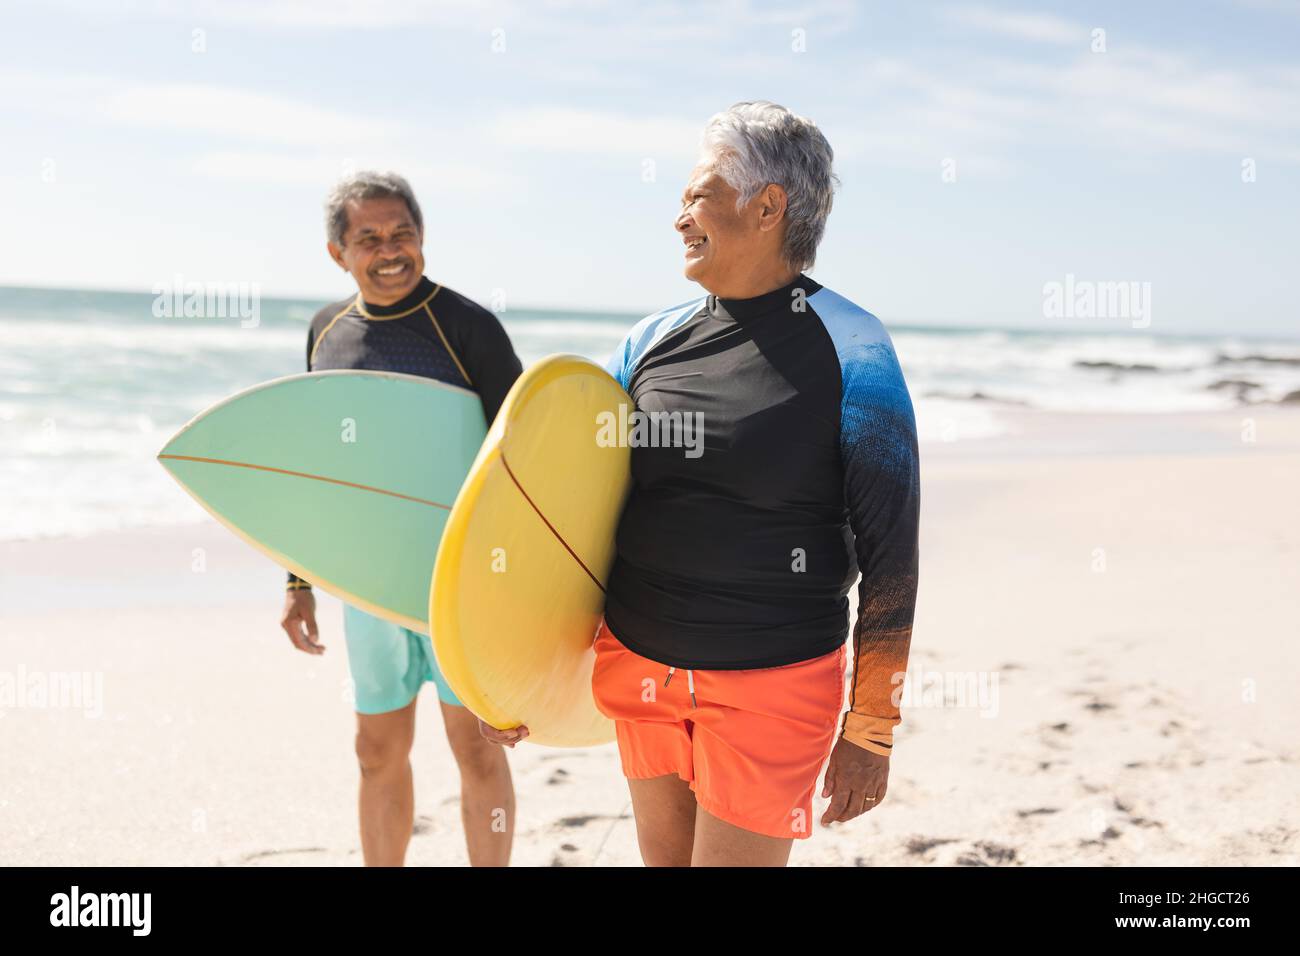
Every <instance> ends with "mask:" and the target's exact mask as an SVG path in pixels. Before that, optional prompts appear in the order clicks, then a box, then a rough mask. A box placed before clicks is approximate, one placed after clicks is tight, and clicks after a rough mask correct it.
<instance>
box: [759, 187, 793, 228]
mask: <svg viewBox="0 0 1300 956" xmlns="http://www.w3.org/2000/svg"><path fill="white" fill-rule="evenodd" d="M759 199H760V204H759V211H758V228H759V229H760V230H762V231H763V232H767V231H768V230H770V229H775V228H776V227H777V226H779V225H780V224H781V220H783V219H784V218H785V210H786V206H787V205H788V204H789V197H787V196H786V194H785V189H784V187H782V186H778V185H777V184H776V183H768V184H767V188H765V189H764V190H763V191H762V192H761V193H760V194H759Z"/></svg>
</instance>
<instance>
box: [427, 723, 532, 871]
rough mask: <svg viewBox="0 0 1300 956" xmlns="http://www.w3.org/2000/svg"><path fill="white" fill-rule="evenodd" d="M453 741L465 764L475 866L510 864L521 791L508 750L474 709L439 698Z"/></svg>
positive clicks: (464, 797) (465, 806)
mask: <svg viewBox="0 0 1300 956" xmlns="http://www.w3.org/2000/svg"><path fill="white" fill-rule="evenodd" d="M439 703H440V704H441V705H442V719H443V723H444V725H445V726H446V728H447V743H449V744H450V745H451V752H452V755H453V756H455V758H456V765H457V766H458V767H459V768H460V819H461V824H462V825H463V826H464V828H465V848H466V849H467V850H468V851H469V863H470V866H508V865H509V864H510V845H511V842H512V841H513V840H514V835H515V790H514V785H513V783H512V782H511V779H510V764H509V763H508V762H507V760H506V748H504V747H501V746H498V745H497V744H494V743H491V742H490V741H488V740H485V739H484V738H483V735H482V734H480V733H479V730H478V718H477V717H475V716H474V715H473V714H472V713H470V710H469V708H468V707H462V706H460V705H458V704H449V703H447V702H446V701H439Z"/></svg>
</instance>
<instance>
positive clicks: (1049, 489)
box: [0, 407, 1300, 866]
mask: <svg viewBox="0 0 1300 956" xmlns="http://www.w3.org/2000/svg"><path fill="white" fill-rule="evenodd" d="M999 415H1000V416H1002V417H1003V418H1004V419H1005V420H1006V421H1007V423H1008V424H1009V425H1010V428H1011V431H1010V432H1009V433H1008V434H1006V435H1003V436H1000V437H996V438H990V439H985V440H973V441H963V440H960V439H959V440H956V441H952V442H936V443H928V444H924V445H923V447H922V467H923V511H922V570H921V585H920V588H921V590H920V600H919V605H918V616H917V621H916V627H915V632H914V638H913V647H912V656H911V670H910V671H909V681H910V691H911V693H910V694H909V697H907V698H905V699H904V707H903V716H904V720H903V724H902V726H901V728H900V729H899V731H898V734H897V737H896V756H895V757H894V759H893V769H892V778H891V786H890V790H889V795H888V797H887V798H886V800H885V802H884V804H883V805H882V806H881V807H880V808H879V809H877V810H875V811H873V812H871V813H869V814H868V815H867V816H866V817H864V818H862V819H860V820H857V821H854V822H852V823H850V824H847V825H843V826H840V827H838V828H832V829H829V830H827V829H822V828H820V827H817V828H815V830H814V834H813V836H812V838H811V839H809V840H806V841H801V842H799V843H797V844H796V846H795V849H794V853H793V857H792V863H793V864H795V865H836V866H838V865H849V866H852V865H862V866H873V865H884V864H916V865H936V864H937V865H950V864H959V865H990V866H1001V865H1022V864H1049V865H1053V864H1085V865H1131V864H1171V865H1203V864H1213V863H1222V864H1256V865H1260V864H1262V865H1274V864H1291V865H1294V864H1296V863H1300V834H1298V833H1297V831H1298V830H1300V763H1298V761H1300V749H1298V748H1297V740H1300V734H1298V733H1297V730H1300V702H1298V698H1297V695H1296V694H1295V691H1294V687H1293V684H1294V681H1295V678H1296V675H1297V674H1298V673H1300V641H1297V637H1298V636H1300V634H1298V629H1300V499H1297V496H1296V489H1297V488H1298V487H1300V410H1295V409H1289V408H1277V407H1260V408H1247V409H1242V410H1239V411H1235V412H1222V413H1204V414H1187V413H1180V414H1168V415H1140V414H1129V415H1119V414H1116V415H1083V414H1076V415H1069V414H1060V413H1055V414H1053V413H1045V412H1031V411H1027V410H1026V411H1018V410H1011V411H1005V412H1002V411H1000V412H999ZM176 493H177V495H180V494H181V492H180V491H179V489H178V490H177V492H176ZM281 589H282V575H281V572H280V571H279V570H278V569H277V568H275V567H274V566H273V565H271V564H270V563H269V562H267V561H266V560H265V559H264V558H262V557H261V556H260V555H259V554H257V553H256V552H254V551H253V550H252V549H250V548H248V547H247V546H245V545H244V544H243V543H241V542H240V541H238V540H237V539H236V538H234V537H233V536H232V535H230V534H229V533H228V532H226V531H225V530H223V529H222V528H220V527H218V526H217V525H216V524H214V523H212V522H210V521H204V522H202V523H196V524H194V525H192V526H186V527H169V528H158V529H156V530H141V531H130V532H114V533H107V534H100V535H96V536H91V537H86V538H79V539H74V538H52V539H45V540H34V541H21V542H6V543H4V544H0V615H2V616H0V680H2V679H3V678H4V676H5V675H7V676H8V679H9V686H10V688H11V690H12V689H13V688H14V687H17V686H20V685H29V686H44V687H50V686H53V681H54V680H55V675H63V676H64V677H65V678H66V677H67V676H68V675H85V677H84V679H83V678H80V677H78V684H77V687H78V688H79V689H80V693H79V694H78V695H77V696H76V699H75V700H74V699H71V698H69V699H67V700H64V701H63V702H62V705H61V706H53V705H52V704H56V703H58V702H57V701H54V702H52V701H50V700H44V701H42V700H39V699H31V697H30V695H20V696H19V697H16V698H14V699H11V700H8V701H5V702H3V703H0V741H2V743H3V752H4V755H5V761H4V764H5V766H4V772H3V773H2V774H0V834H3V839H0V865H14V864H61V865H78V866H86V865H103V864H127V865H135V864H183V865H191V864H198V865H213V864H217V865H235V866H240V865H277V864H307V865H358V864H359V863H360V850H359V840H358V835H357V827H356V800H355V796H356V777H357V772H356V769H355V764H354V760H353V755H352V733H353V727H354V719H353V715H352V711H351V709H350V706H349V702H348V700H347V695H346V677H347V662H346V659H345V651H344V645H343V641H342V633H341V613H340V605H339V603H338V602H337V601H335V600H334V599H332V598H330V597H328V596H327V595H321V627H322V634H323V640H324V643H325V644H326V646H327V647H328V649H329V650H328V652H327V654H326V655H325V656H324V657H321V658H308V657H306V656H304V655H301V654H299V653H297V652H295V651H293V650H292V649H291V647H290V646H289V643H288V641H287V639H286V638H285V637H284V635H283V633H282V632H280V631H279V629H278V627H277V618H278V611H279V606H280V601H281ZM969 691H974V692H975V693H973V694H972V693H968V692H969ZM24 697H25V698H26V699H24ZM413 760H414V766H415V777H416V805H417V811H416V812H417V823H416V832H415V838H414V839H413V841H412V843H411V849H410V854H409V857H408V862H409V863H410V864H412V865H463V864H464V863H465V862H466V858H465V850H464V845H463V841H462V838H461V834H460V821H459V810H458V806H457V804H458V782H457V779H456V773H455V766H454V763H453V761H452V758H451V754H450V752H449V750H448V748H447V745H446V742H445V739H444V737H443V732H442V727H441V721H440V717H439V714H438V710H437V707H436V706H435V701H434V696H433V692H432V690H431V689H429V688H427V687H426V688H425V690H424V692H423V694H422V697H421V712H420V721H419V730H418V736H417V743H416V752H415V755H414V758H413ZM511 764H512V769H513V773H514V777H515V784H516V788H517V792H518V798H519V811H518V833H517V838H516V843H515V851H514V857H513V862H514V863H515V864H516V865H532V866H547V865H562V866H570V865H572V866H587V865H600V866H619V865H639V863H640V858H639V855H638V853H637V848H636V840H635V834H634V830H633V825H632V820H631V817H630V810H629V804H628V797H627V789H626V786H625V783H624V780H623V778H622V776H621V774H620V773H619V768H618V758H617V754H616V751H615V749H614V747H613V746H612V745H611V746H606V747H602V748H594V749H588V750H549V749H545V748H541V747H536V746H532V745H528V744H524V745H522V746H520V747H519V748H517V749H516V750H515V751H514V752H513V753H512V755H511ZM824 803H825V801H821V800H818V802H817V807H818V811H819V812H820V809H821V808H822V807H823V806H824Z"/></svg>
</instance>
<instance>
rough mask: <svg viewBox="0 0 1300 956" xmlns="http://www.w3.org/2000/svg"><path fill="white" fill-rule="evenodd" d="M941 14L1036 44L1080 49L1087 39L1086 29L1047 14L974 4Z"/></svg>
mask: <svg viewBox="0 0 1300 956" xmlns="http://www.w3.org/2000/svg"><path fill="white" fill-rule="evenodd" d="M944 14H945V15H946V16H947V18H948V19H949V20H951V21H952V22H955V23H959V24H962V25H965V26H970V27H975V28H976V29H978V30H983V31H985V32H986V33H996V34H999V35H1001V36H1008V37H1015V38H1016V39H1020V40H1031V41H1033V42H1035V43H1051V44H1058V45H1061V46H1075V45H1079V46H1082V45H1083V44H1085V43H1086V42H1087V40H1088V36H1089V30H1088V28H1087V27H1084V26H1082V25H1080V24H1077V23H1073V22H1071V21H1069V20H1064V19H1062V18H1060V17H1054V16H1052V15H1050V14H1046V13H1016V12H1011V11H1005V10H994V9H992V8H990V7H986V6H983V5H975V6H951V7H947V8H945V10H944Z"/></svg>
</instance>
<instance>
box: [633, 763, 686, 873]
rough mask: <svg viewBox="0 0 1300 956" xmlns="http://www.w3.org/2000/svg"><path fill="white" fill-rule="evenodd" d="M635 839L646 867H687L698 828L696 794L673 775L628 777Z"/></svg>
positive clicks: (684, 782) (679, 778) (683, 781)
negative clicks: (634, 819) (644, 777)
mask: <svg viewBox="0 0 1300 956" xmlns="http://www.w3.org/2000/svg"><path fill="white" fill-rule="evenodd" d="M627 789H628V791H629V792H630V793H631V794H632V815H633V816H634V817H635V818H636V839H637V843H638V844H640V847H641V860H642V861H643V862H644V863H645V865H646V866H690V865H691V847H692V845H693V843H694V840H695V833H696V828H697V823H696V804H695V794H694V793H692V792H691V785H690V784H689V783H687V782H686V781H685V780H683V779H682V778H681V777H679V776H677V774H675V773H670V774H666V775H664V776H662V777H651V778H650V779H648V780H634V779H632V778H630V777H629V778H628V781H627ZM701 812H702V811H701Z"/></svg>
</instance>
